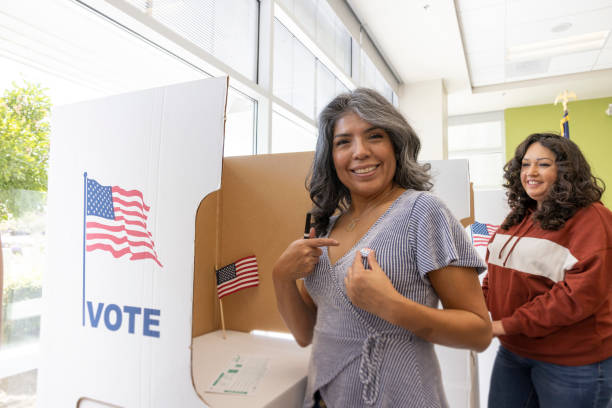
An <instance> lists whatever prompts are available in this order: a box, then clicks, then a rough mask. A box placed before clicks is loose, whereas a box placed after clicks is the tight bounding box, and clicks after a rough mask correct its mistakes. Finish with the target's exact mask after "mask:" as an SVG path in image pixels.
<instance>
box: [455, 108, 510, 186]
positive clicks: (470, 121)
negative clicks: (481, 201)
mask: <svg viewBox="0 0 612 408" xmlns="http://www.w3.org/2000/svg"><path fill="white" fill-rule="evenodd" d="M448 123H449V126H448V158H449V159H468V161H469V166H470V178H471V180H472V182H473V183H474V189H475V190H491V189H499V188H501V185H502V183H503V167H504V164H505V163H506V161H505V152H504V140H505V137H504V116H503V112H493V113H487V114H478V115H465V116H455V117H451V118H449V119H448Z"/></svg>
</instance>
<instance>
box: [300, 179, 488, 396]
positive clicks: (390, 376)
mask: <svg viewBox="0 0 612 408" xmlns="http://www.w3.org/2000/svg"><path fill="white" fill-rule="evenodd" d="M336 220H337V217H332V218H331V220H330V227H329V231H331V229H332V227H333V225H334V223H335V222H336ZM329 231H328V233H327V235H329ZM365 247H368V248H372V249H374V251H375V253H376V259H377V261H378V263H379V265H380V266H381V268H382V269H383V270H384V271H385V273H386V274H387V276H389V278H390V279H391V282H392V283H393V286H394V287H395V289H396V290H397V291H399V292H400V293H401V294H402V295H404V296H405V297H407V298H409V299H412V300H414V301H415V302H419V303H421V304H424V305H427V306H430V307H437V304H438V296H437V294H436V292H435V291H434V289H433V287H432V286H431V284H430V283H429V279H428V278H427V273H428V272H430V271H433V270H436V269H440V268H443V267H445V266H448V265H455V266H466V267H474V268H476V269H477V270H478V273H480V272H482V271H484V270H485V265H484V263H483V261H482V260H481V259H480V257H479V256H478V254H477V253H476V251H475V250H474V247H473V246H472V244H471V242H470V239H469V237H468V236H467V234H466V232H465V230H464V229H463V227H461V224H459V222H458V221H457V220H456V219H455V218H454V217H453V215H452V214H451V213H450V211H449V210H448V208H447V207H446V206H445V205H444V203H442V201H440V200H439V199H438V198H436V197H435V196H433V195H432V194H430V193H427V192H420V191H414V190H407V191H405V192H404V193H403V194H402V195H401V196H400V197H399V198H397V200H395V202H394V203H393V204H392V205H391V206H390V207H389V209H387V211H386V212H385V213H384V214H383V215H382V216H381V217H380V218H379V219H378V220H377V221H376V222H375V223H374V225H373V226H372V227H371V228H370V229H369V230H368V232H367V233H366V234H365V235H364V236H363V237H362V238H361V239H360V240H359V241H358V242H357V243H356V244H355V246H353V248H351V249H350V250H349V251H348V252H347V253H346V254H344V255H343V256H342V257H341V258H340V259H338V261H337V262H336V264H335V265H331V262H330V260H329V256H328V253H327V248H326V247H324V248H323V254H322V255H321V257H320V258H319V262H318V263H317V265H316V267H315V270H314V271H313V273H312V274H311V275H309V276H308V277H307V278H306V279H305V284H306V289H307V290H308V293H309V294H310V296H311V297H312V299H313V300H314V301H315V303H316V304H317V321H316V324H315V327H314V337H313V342H312V354H311V360H310V366H309V372H308V384H307V388H306V397H305V400H304V407H305V408H311V407H312V406H313V403H314V400H313V398H312V397H313V394H314V392H315V391H317V390H319V392H320V393H321V396H322V397H323V400H324V401H325V402H326V404H327V406H328V407H333V408H342V407H352V408H353V407H418V408H425V407H447V406H448V404H447V402H446V397H445V396H444V390H443V389H442V381H441V376H440V367H439V364H438V360H437V357H436V355H435V352H434V349H433V344H432V343H429V342H427V341H425V340H422V339H421V338H419V337H417V336H415V335H413V334H412V333H411V332H410V331H408V330H406V329H404V328H401V327H398V326H395V325H393V324H391V323H389V322H387V321H386V320H383V319H381V318H379V317H378V316H375V315H373V314H371V313H369V312H366V311H365V310H363V309H360V308H358V307H357V306H355V305H353V304H352V303H351V301H350V299H349V298H348V297H347V295H346V288H345V286H344V277H345V275H346V273H347V271H348V268H349V266H351V264H352V263H353V260H354V258H355V252H356V251H358V250H359V249H361V248H365Z"/></svg>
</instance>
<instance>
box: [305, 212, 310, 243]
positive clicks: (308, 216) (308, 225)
mask: <svg viewBox="0 0 612 408" xmlns="http://www.w3.org/2000/svg"><path fill="white" fill-rule="evenodd" d="M310 218H311V214H310V212H307V213H306V225H305V226H304V239H308V238H310Z"/></svg>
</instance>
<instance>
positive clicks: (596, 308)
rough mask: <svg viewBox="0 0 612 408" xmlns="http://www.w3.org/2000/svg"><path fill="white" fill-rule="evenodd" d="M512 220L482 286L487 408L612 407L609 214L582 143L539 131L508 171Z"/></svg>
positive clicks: (491, 251)
mask: <svg viewBox="0 0 612 408" xmlns="http://www.w3.org/2000/svg"><path fill="white" fill-rule="evenodd" d="M504 170H505V174H504V177H505V179H506V184H505V185H504V187H506V188H507V190H508V192H507V195H508V204H509V206H510V209H511V211H510V214H509V215H508V216H507V217H506V219H505V221H504V223H503V224H502V226H501V228H500V229H499V230H498V231H497V233H496V234H495V236H494V237H493V239H492V240H491V242H490V243H489V246H488V250H487V262H488V268H489V269H488V275H487V276H486V277H485V279H484V282H483V290H484V294H485V297H486V300H487V305H488V307H489V310H490V312H491V316H492V318H493V335H496V336H499V340H500V342H501V347H500V349H499V351H498V354H497V357H496V360H495V365H494V368H493V374H492V376H491V387H490V392H489V407H491V408H504V407H508V408H511V407H512V408H513V407H572V408H580V407H589V408H591V407H611V406H612V401H611V399H612V212H610V210H608V209H607V208H606V207H604V206H603V205H602V203H601V202H600V201H599V200H600V199H601V195H602V193H603V190H604V188H603V187H601V186H600V185H599V183H600V180H599V179H597V178H596V177H594V176H593V175H592V174H591V169H590V167H589V164H588V163H587V161H586V160H585V158H584V156H583V155H582V153H581V152H580V149H579V148H578V146H576V144H574V143H573V142H571V141H570V140H569V139H564V138H562V137H559V136H558V135H555V134H547V133H544V134H533V135H530V136H529V137H528V138H527V139H526V140H525V141H523V143H521V144H520V145H519V146H518V147H517V149H516V152H515V155H514V157H513V158H512V159H511V160H510V161H509V162H508V164H506V166H505V168H504Z"/></svg>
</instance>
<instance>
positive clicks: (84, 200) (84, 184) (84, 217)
mask: <svg viewBox="0 0 612 408" xmlns="http://www.w3.org/2000/svg"><path fill="white" fill-rule="evenodd" d="M83 193H84V194H83V327H85V239H86V228H85V226H86V223H87V172H85V173H83Z"/></svg>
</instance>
